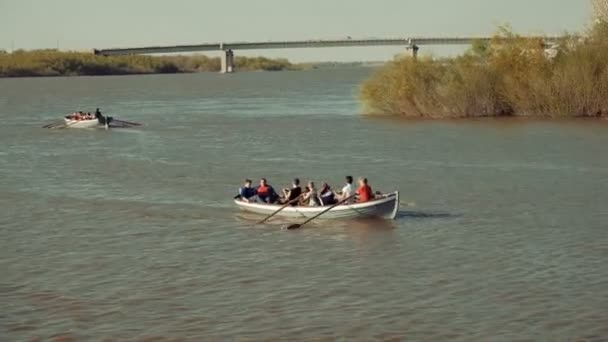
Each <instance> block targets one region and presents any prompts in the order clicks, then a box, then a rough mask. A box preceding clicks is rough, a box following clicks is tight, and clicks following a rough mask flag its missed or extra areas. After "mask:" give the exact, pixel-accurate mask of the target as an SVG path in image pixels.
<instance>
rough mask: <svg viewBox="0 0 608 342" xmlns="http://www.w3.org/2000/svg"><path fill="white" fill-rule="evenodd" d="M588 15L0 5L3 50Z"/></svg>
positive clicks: (319, 3)
mask: <svg viewBox="0 0 608 342" xmlns="http://www.w3.org/2000/svg"><path fill="white" fill-rule="evenodd" d="M590 15H591V6H590V4H589V0H373V1H372V0H348V1H342V0H306V1H304V0H223V1H219V0H218V1H211V0H172V1H167V0H163V1H159V0H0V49H7V50H10V49H11V46H13V45H14V47H15V48H25V49H33V48H55V47H57V45H59V48H61V49H87V48H107V47H132V46H145V45H174V44H194V43H208V42H220V41H224V42H230V41H265V40H281V39H284V40H296V39H331V38H343V37H346V36H352V37H353V38H367V37H409V36H433V35H434V36H459V35H461V36H464V35H488V34H491V33H492V32H493V31H494V30H495V29H496V27H497V26H498V25H500V24H504V23H510V24H511V25H512V26H513V28H514V29H515V30H516V31H518V32H521V33H546V34H555V33H561V32H563V31H580V30H582V29H584V27H585V25H587V23H588V22H589V17H590ZM428 50H429V49H426V51H428ZM400 51H401V49H399V48H398V47H396V48H385V47H374V48H369V47H366V48H337V49H336V48H332V49H294V50H274V51H266V50H261V51H248V52H241V51H236V55H237V57H238V56H239V55H245V54H246V55H267V56H284V57H288V58H291V59H293V60H300V61H301V60H384V59H388V58H390V57H391V56H393V55H394V54H395V53H397V52H400ZM424 51H425V49H423V52H424ZM435 52H438V53H442V52H443V51H442V50H437V49H435Z"/></svg>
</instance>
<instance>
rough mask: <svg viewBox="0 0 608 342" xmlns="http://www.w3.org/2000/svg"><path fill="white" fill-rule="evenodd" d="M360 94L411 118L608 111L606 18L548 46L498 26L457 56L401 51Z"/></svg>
mask: <svg viewBox="0 0 608 342" xmlns="http://www.w3.org/2000/svg"><path fill="white" fill-rule="evenodd" d="M360 95H361V99H362V101H363V103H364V106H365V111H366V113H369V114H387V115H396V116H403V117H410V118H421V117H422V118H458V117H484V116H485V117H487V116H535V117H600V116H603V117H608V20H604V19H601V18H600V17H599V16H598V19H597V20H596V22H595V24H594V26H593V27H592V28H591V29H589V31H588V32H586V34H585V35H583V36H564V37H562V38H561V39H560V41H559V42H558V44H557V45H555V46H553V47H552V48H550V49H547V46H546V45H545V42H544V41H543V40H542V39H528V38H524V37H521V36H519V35H516V34H514V33H513V32H512V31H511V30H510V29H509V28H501V29H500V30H499V32H498V33H497V34H496V35H495V37H494V38H493V39H492V40H491V41H490V42H489V43H484V42H476V43H475V44H473V46H472V47H471V48H470V49H469V50H468V51H467V52H466V53H465V54H464V55H461V56H459V57H456V58H451V59H443V60H438V59H434V58H432V57H424V58H423V57H420V58H418V59H415V58H413V57H397V58H395V59H394V60H393V61H392V62H390V63H388V64H387V65H385V66H384V67H382V68H380V69H379V70H378V71H377V72H375V73H374V74H373V75H372V76H371V77H370V79H368V80H367V81H366V82H365V83H364V84H363V86H362V88H361V94H360Z"/></svg>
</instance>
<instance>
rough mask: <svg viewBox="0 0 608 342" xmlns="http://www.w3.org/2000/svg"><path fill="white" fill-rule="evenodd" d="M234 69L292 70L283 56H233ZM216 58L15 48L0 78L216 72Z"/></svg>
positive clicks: (2, 61) (2, 58)
mask: <svg viewBox="0 0 608 342" xmlns="http://www.w3.org/2000/svg"><path fill="white" fill-rule="evenodd" d="M235 68H236V69H237V70H245V71H252V70H266V71H276V70H293V69H297V68H298V67H297V66H296V65H294V64H292V63H290V62H289V61H288V60H287V59H270V58H265V57H237V58H235ZM219 70H220V58H219V57H208V56H204V55H189V56H142V55H131V56H108V57H105V56H97V55H94V54H92V53H86V52H63V51H57V50H33V51H24V50H17V51H15V52H13V53H0V77H24V76H78V75H127V74H159V73H160V74H162V73H192V72H205V71H216V72H217V71H219Z"/></svg>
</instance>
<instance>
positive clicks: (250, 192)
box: [234, 179, 256, 202]
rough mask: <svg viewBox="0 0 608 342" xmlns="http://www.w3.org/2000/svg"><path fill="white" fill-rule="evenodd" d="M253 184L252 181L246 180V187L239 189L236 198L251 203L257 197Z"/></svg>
mask: <svg viewBox="0 0 608 342" xmlns="http://www.w3.org/2000/svg"><path fill="white" fill-rule="evenodd" d="M251 184H252V181H251V179H245V185H244V186H243V187H242V188H239V194H238V195H236V196H235V197H234V198H235V199H237V198H239V199H241V200H243V201H245V202H250V201H251V200H252V198H253V197H255V195H256V189H254V188H253V187H252V186H251Z"/></svg>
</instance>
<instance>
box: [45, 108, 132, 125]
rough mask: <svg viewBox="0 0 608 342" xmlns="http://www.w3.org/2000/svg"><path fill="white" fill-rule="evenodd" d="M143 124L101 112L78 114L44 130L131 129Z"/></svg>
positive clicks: (54, 123)
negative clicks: (104, 114) (115, 117)
mask: <svg viewBox="0 0 608 342" xmlns="http://www.w3.org/2000/svg"><path fill="white" fill-rule="evenodd" d="M141 125H142V124H141V123H138V122H130V121H124V120H118V119H114V118H112V117H111V116H103V115H101V113H100V112H96V113H95V114H94V115H91V114H90V113H89V114H83V113H82V112H76V113H73V114H70V115H66V116H64V117H63V120H61V121H57V122H53V123H50V124H48V125H44V126H42V127H44V128H105V129H108V128H130V127H137V126H141Z"/></svg>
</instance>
